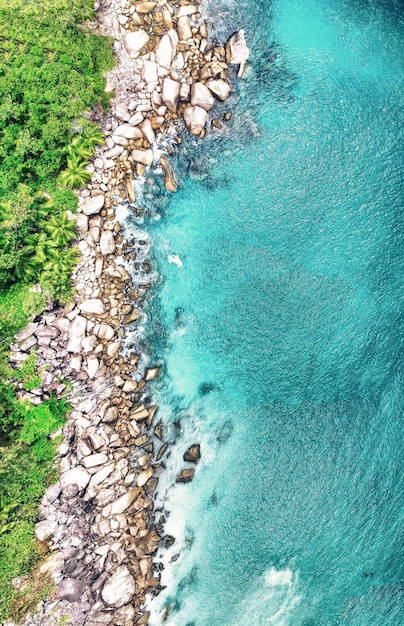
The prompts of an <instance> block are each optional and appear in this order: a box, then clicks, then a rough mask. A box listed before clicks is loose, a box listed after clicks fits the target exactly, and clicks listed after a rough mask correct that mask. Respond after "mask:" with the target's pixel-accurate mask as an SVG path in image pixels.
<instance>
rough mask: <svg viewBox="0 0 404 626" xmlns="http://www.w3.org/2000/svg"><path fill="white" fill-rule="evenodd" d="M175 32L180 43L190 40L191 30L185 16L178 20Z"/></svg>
mask: <svg viewBox="0 0 404 626" xmlns="http://www.w3.org/2000/svg"><path fill="white" fill-rule="evenodd" d="M177 30H178V37H179V39H180V41H186V40H187V39H191V37H192V30H191V24H190V23H189V18H188V16H187V15H183V16H182V17H179V18H178V22H177Z"/></svg>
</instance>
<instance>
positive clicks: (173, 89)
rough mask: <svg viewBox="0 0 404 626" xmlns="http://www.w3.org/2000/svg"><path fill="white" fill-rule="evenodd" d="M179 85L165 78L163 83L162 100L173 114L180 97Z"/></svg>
mask: <svg viewBox="0 0 404 626" xmlns="http://www.w3.org/2000/svg"><path fill="white" fill-rule="evenodd" d="M180 89H181V83H179V82H177V81H176V80H172V78H165V79H164V81H163V92H162V98H163V102H164V104H165V105H166V107H167V108H168V109H169V110H170V111H172V112H173V113H175V111H176V110H177V103H178V98H179V96H180Z"/></svg>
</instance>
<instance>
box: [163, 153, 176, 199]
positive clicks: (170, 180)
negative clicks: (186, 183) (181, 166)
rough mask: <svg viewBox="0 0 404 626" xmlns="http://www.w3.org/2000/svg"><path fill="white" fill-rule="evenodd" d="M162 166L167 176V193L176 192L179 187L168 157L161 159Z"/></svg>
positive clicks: (165, 184)
mask: <svg viewBox="0 0 404 626" xmlns="http://www.w3.org/2000/svg"><path fill="white" fill-rule="evenodd" d="M160 165H161V167H162V168H163V170H164V174H165V176H164V187H165V188H166V189H167V191H176V190H177V186H178V185H177V183H176V182H175V178H174V174H173V171H172V169H171V166H170V164H169V162H168V160H167V159H166V157H164V156H162V157H161V158H160Z"/></svg>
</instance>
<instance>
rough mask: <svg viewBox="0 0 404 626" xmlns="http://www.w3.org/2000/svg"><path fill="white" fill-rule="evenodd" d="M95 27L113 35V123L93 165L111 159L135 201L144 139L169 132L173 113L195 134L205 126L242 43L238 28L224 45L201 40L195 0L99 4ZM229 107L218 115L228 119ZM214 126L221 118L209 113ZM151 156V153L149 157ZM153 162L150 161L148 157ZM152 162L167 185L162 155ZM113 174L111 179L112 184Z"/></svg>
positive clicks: (203, 28)
mask: <svg viewBox="0 0 404 626" xmlns="http://www.w3.org/2000/svg"><path fill="white" fill-rule="evenodd" d="M99 21H100V25H99V32H104V33H106V34H109V35H111V34H112V35H113V37H114V39H115V50H116V53H117V58H118V60H119V63H118V65H117V67H116V68H115V69H114V70H113V71H112V72H111V73H110V75H109V80H108V85H107V89H108V90H111V91H114V94H115V99H114V102H115V106H114V112H115V119H116V120H118V122H119V124H118V126H117V127H114V126H111V127H108V126H107V127H106V131H107V135H108V136H107V141H106V148H107V149H106V150H104V151H103V154H101V155H100V159H99V160H97V161H96V163H95V166H96V167H98V168H99V169H102V170H103V174H104V177H105V178H106V176H105V170H107V171H108V170H109V169H110V168H113V161H114V159H118V160H119V161H120V163H121V165H122V167H123V169H124V170H126V173H123V175H122V177H121V180H122V179H125V185H126V188H127V193H128V200H129V201H130V202H135V199H136V198H135V196H134V193H133V188H132V187H133V186H132V184H131V180H132V179H133V174H135V175H139V176H141V175H143V174H144V171H145V167H148V166H151V165H152V164H153V162H154V153H153V150H152V149H151V146H152V145H153V143H154V142H155V141H156V137H158V136H160V135H163V136H172V137H174V141H177V142H178V143H179V142H180V138H179V137H178V135H177V129H178V124H179V121H180V120H181V119H182V120H183V121H184V122H185V125H186V127H187V128H188V130H189V131H190V132H191V133H192V134H194V135H198V136H200V137H203V136H204V134H205V132H206V123H207V119H208V112H209V111H210V110H211V109H212V107H213V106H214V103H215V101H217V100H218V101H224V100H226V98H227V97H228V96H229V94H230V92H231V85H230V83H229V81H228V75H229V65H231V64H233V65H238V66H239V75H241V74H242V72H243V69H244V66H245V63H246V60H247V58H248V54H249V50H248V48H247V46H246V43H245V38H244V33H243V31H239V32H238V33H236V34H234V35H233V36H232V37H231V38H230V39H229V41H228V42H227V43H226V45H225V46H221V45H218V44H217V42H216V41H213V42H212V43H211V44H210V43H209V40H208V30H207V25H206V23H204V22H201V14H200V12H199V3H194V4H188V3H185V2H184V1H183V0H180V1H179V2H178V1H177V2H172V1H166V2H140V3H134V2H131V0H127V1H126V2H123V3H122V6H121V5H120V3H119V6H118V3H116V4H114V3H113V2H112V3H111V2H109V3H107V4H105V6H104V5H103V4H101V7H100V13H99ZM228 117H229V114H227V115H226V114H225V116H224V118H225V119H228ZM212 124H213V125H214V126H215V127H221V126H223V127H224V126H225V125H224V123H223V121H222V120H219V119H215V118H213V119H212ZM157 160H158V158H157ZM155 164H156V163H155ZM160 165H161V166H162V168H163V170H164V174H165V184H166V188H167V189H168V190H170V191H175V189H176V182H175V180H174V177H173V174H172V172H171V168H170V165H169V163H168V161H167V159H166V158H165V157H162V158H161V161H160ZM114 182H115V181H112V184H114Z"/></svg>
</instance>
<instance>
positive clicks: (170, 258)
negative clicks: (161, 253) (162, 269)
mask: <svg viewBox="0 0 404 626" xmlns="http://www.w3.org/2000/svg"><path fill="white" fill-rule="evenodd" d="M168 262H169V263H174V264H175V265H177V266H178V267H182V266H183V262H182V261H181V259H180V257H179V256H178V254H169V255H168Z"/></svg>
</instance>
